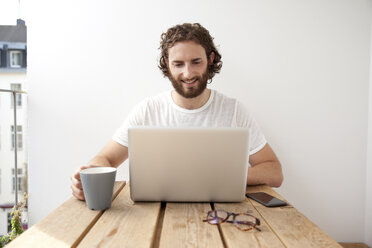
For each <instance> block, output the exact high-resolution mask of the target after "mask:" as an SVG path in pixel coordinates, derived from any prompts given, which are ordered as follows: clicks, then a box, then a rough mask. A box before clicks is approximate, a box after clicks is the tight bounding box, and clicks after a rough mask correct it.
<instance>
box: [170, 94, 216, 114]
mask: <svg viewBox="0 0 372 248" xmlns="http://www.w3.org/2000/svg"><path fill="white" fill-rule="evenodd" d="M172 91H173V90H170V91H169V94H168V99H169V101H170V103H171V105H172V106H173V107H174V108H175V109H177V110H179V111H181V112H184V113H189V114H193V113H199V112H201V111H203V110H204V109H206V108H208V106H209V105H211V103H212V101H213V98H214V94H215V91H214V90H212V89H211V94H210V96H209V99H208V101H207V102H206V103H205V104H204V105H203V106H201V107H200V108H197V109H185V108H182V107H180V106H178V105H177V104H176V103H175V102H174V101H173V98H172Z"/></svg>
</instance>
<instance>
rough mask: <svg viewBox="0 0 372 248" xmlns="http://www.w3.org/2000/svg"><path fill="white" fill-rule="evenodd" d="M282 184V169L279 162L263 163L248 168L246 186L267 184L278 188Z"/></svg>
mask: <svg viewBox="0 0 372 248" xmlns="http://www.w3.org/2000/svg"><path fill="white" fill-rule="evenodd" d="M282 182H283V174H282V167H281V165H280V163H279V162H277V161H275V162H264V163H261V164H257V165H255V166H252V167H249V168H248V177H247V185H257V184H267V185H269V186H270V187H280V185H281V184H282Z"/></svg>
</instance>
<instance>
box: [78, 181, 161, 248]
mask: <svg viewBox="0 0 372 248" xmlns="http://www.w3.org/2000/svg"><path fill="white" fill-rule="evenodd" d="M159 212H160V203H159V202H155V203H152V202H136V203H134V202H133V201H132V200H131V199H130V192H129V186H128V185H127V186H126V187H125V188H124V189H123V190H122V191H121V192H120V194H119V195H118V197H117V198H116V199H115V201H114V202H113V203H112V206H111V208H110V209H108V210H106V211H105V213H104V214H103V215H102V217H101V218H100V219H99V220H98V221H97V223H96V224H95V225H94V227H93V228H92V229H91V230H90V232H89V233H88V234H87V235H86V236H85V238H84V239H83V240H82V241H81V243H80V244H79V246H78V247H150V246H151V244H152V242H153V239H154V236H155V230H156V225H157V219H158V216H159Z"/></svg>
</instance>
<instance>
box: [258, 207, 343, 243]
mask: <svg viewBox="0 0 372 248" xmlns="http://www.w3.org/2000/svg"><path fill="white" fill-rule="evenodd" d="M256 209H257V211H258V212H259V213H260V214H261V215H262V217H263V218H264V219H265V220H266V222H267V223H268V224H269V225H270V227H271V228H272V229H273V230H274V231H275V233H276V235H277V236H278V237H279V238H280V239H281V240H282V242H283V243H284V244H285V245H286V246H287V247H303V248H306V247H314V248H318V247H327V248H328V247H338V248H341V247H342V246H340V245H339V244H338V243H337V242H336V241H334V240H333V239H332V238H331V237H329V236H328V235H327V234H326V233H324V232H323V231H322V230H321V229H320V228H319V227H318V226H316V225H315V224H314V223H312V222H311V221H310V220H309V219H308V218H306V217H305V216H304V215H303V214H301V213H300V212H298V211H297V210H296V209H295V208H286V207H279V208H267V207H264V206H257V207H256Z"/></svg>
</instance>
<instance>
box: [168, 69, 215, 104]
mask: <svg viewBox="0 0 372 248" xmlns="http://www.w3.org/2000/svg"><path fill="white" fill-rule="evenodd" d="M193 78H194V79H195V78H196V79H197V81H198V82H197V84H196V85H195V86H192V87H184V86H185V83H183V82H182V80H181V79H176V78H174V77H173V76H172V74H170V75H169V80H170V81H171V82H172V85H173V88H174V89H175V90H176V92H177V93H178V94H180V95H181V96H183V97H185V98H195V97H197V96H200V95H201V94H202V93H203V91H204V90H205V89H206V88H207V83H208V74H207V71H205V72H204V73H203V74H202V75H201V76H195V77H193Z"/></svg>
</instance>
